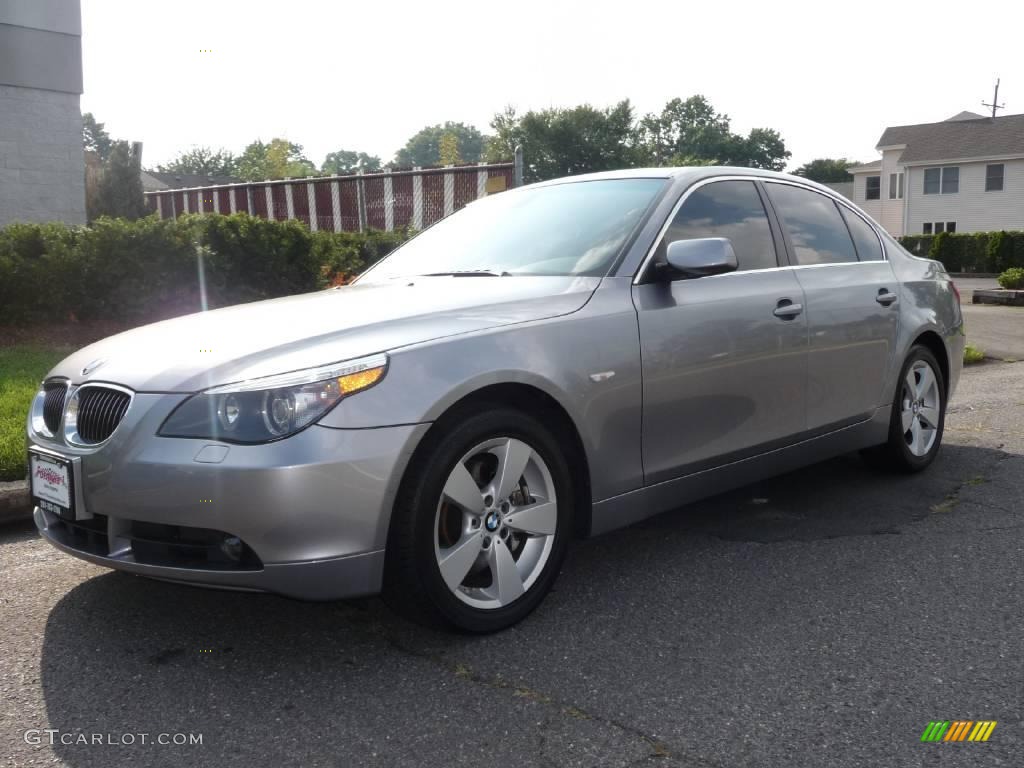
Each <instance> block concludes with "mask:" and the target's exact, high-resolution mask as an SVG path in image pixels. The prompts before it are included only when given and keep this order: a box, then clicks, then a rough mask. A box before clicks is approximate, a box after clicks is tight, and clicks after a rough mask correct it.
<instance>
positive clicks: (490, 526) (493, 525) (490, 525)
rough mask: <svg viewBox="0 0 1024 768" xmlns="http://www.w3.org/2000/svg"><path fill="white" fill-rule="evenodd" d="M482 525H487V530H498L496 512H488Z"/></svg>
mask: <svg viewBox="0 0 1024 768" xmlns="http://www.w3.org/2000/svg"><path fill="white" fill-rule="evenodd" d="M484 525H485V526H487V530H488V531H496V530H498V513H497V512H491V514H489V515H488V516H487V518H486V519H485V520H484Z"/></svg>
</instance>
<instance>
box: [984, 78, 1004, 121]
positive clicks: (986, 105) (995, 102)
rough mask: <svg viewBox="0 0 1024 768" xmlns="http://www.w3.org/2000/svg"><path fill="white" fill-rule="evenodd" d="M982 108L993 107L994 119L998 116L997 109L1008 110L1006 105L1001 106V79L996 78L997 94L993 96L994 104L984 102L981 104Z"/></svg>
mask: <svg viewBox="0 0 1024 768" xmlns="http://www.w3.org/2000/svg"><path fill="white" fill-rule="evenodd" d="M981 106H983V107H992V117H993V119H994V118H995V116H996V110H997V109H1006V105H1005V104H1000V103H999V78H998V77H997V78H996V92H995V93H994V94H992V103H991V104H988V103H987V102H984V101H983V102H981Z"/></svg>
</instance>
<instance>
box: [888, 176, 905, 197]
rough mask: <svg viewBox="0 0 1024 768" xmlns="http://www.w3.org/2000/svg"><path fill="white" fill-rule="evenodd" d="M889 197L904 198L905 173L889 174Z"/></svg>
mask: <svg viewBox="0 0 1024 768" xmlns="http://www.w3.org/2000/svg"><path fill="white" fill-rule="evenodd" d="M889 199H890V200H902V199H903V173H902V172H901V173H890V174H889Z"/></svg>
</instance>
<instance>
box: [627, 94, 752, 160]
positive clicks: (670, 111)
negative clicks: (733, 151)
mask: <svg viewBox="0 0 1024 768" xmlns="http://www.w3.org/2000/svg"><path fill="white" fill-rule="evenodd" d="M733 138H734V137H733V134H732V133H731V132H730V131H729V117H728V115H722V114H719V113H718V112H716V111H715V109H714V107H712V106H711V102H709V101H708V100H707V99H706V98H704V97H703V96H700V95H697V96H691V97H690V98H688V99H686V100H685V101H684V100H682V99H678V98H676V99H672V100H671V101H669V102H668V103H667V104H666V105H665V107H664V109H662V110H661V114H660V115H655V114H653V113H651V114H648V115H646V116H644V117H643V118H642V119H641V120H640V123H639V125H638V126H637V144H638V147H639V149H640V150H641V152H642V153H643V154H646V156H647V159H648V162H649V163H650V164H651V165H665V164H667V163H668V162H669V160H670V159H671V158H672V157H693V158H703V159H707V160H713V161H716V162H718V161H720V160H721V158H723V157H725V156H726V155H727V154H729V152H730V144H731V142H732V141H733Z"/></svg>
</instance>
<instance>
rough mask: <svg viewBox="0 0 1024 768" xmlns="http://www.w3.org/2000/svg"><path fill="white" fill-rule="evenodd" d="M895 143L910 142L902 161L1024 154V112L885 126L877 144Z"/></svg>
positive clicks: (913, 161) (924, 161)
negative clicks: (1001, 115) (992, 116)
mask: <svg viewBox="0 0 1024 768" xmlns="http://www.w3.org/2000/svg"><path fill="white" fill-rule="evenodd" d="M956 117H957V118H959V115H957V116H956ZM894 144H906V145H907V148H906V149H905V150H903V155H902V156H901V157H900V162H901V163H929V162H941V161H944V160H960V159H966V158H970V157H1000V156H1004V155H1018V156H1020V157H1024V114H1022V115H1006V116H1004V117H996V118H990V117H983V118H980V119H968V120H965V119H955V120H947V121H945V122H941V123H924V124H922V125H897V126H894V127H892V128H886V129H885V132H884V133H883V134H882V137H881V138H880V139H879V140H878V146H879V147H887V146H892V145H894Z"/></svg>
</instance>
